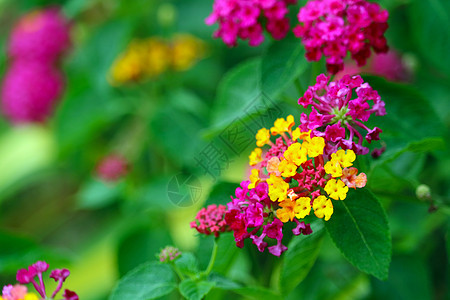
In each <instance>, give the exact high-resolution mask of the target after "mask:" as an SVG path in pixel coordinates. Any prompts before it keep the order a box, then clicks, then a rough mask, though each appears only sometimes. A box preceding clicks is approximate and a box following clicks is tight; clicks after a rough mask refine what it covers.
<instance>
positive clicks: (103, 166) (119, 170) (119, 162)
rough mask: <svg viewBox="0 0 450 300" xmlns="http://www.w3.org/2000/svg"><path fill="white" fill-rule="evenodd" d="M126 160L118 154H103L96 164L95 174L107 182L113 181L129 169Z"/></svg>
mask: <svg viewBox="0 0 450 300" xmlns="http://www.w3.org/2000/svg"><path fill="white" fill-rule="evenodd" d="M129 168H130V167H129V163H128V160H127V159H126V158H125V157H123V156H122V155H120V154H110V155H108V156H105V157H104V158H103V159H102V160H101V161H100V162H99V163H98V165H97V169H96V172H97V176H98V177H100V178H101V179H103V180H104V181H107V182H115V181H117V180H119V179H120V178H122V177H124V176H125V175H126V174H127V173H128V170H129Z"/></svg>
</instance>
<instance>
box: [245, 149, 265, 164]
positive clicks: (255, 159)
mask: <svg viewBox="0 0 450 300" xmlns="http://www.w3.org/2000/svg"><path fill="white" fill-rule="evenodd" d="M261 154H262V150H261V148H255V150H253V151H252V153H251V154H250V156H249V157H248V158H249V160H250V162H249V164H250V166H254V165H256V164H258V163H260V162H261Z"/></svg>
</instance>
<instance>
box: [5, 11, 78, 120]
mask: <svg viewBox="0 0 450 300" xmlns="http://www.w3.org/2000/svg"><path fill="white" fill-rule="evenodd" d="M69 27H70V26H69V23H68V21H67V20H66V19H65V17H64V16H63V15H62V14H61V13H60V11H59V10H58V9H57V8H50V9H46V10H39V11H35V12H32V13H29V14H27V15H25V16H24V17H23V18H22V19H20V20H19V22H18V23H17V25H16V26H15V28H14V29H13V31H12V33H11V37H10V41H9V46H8V54H9V56H10V59H11V67H10V68H9V70H8V71H7V72H6V75H5V77H4V80H3V86H2V91H1V96H2V105H1V106H2V112H3V114H4V115H5V116H6V117H8V119H10V120H11V121H12V122H13V123H27V122H44V121H45V120H46V119H47V118H48V117H49V116H50V115H51V114H52V112H53V110H54V106H55V105H56V103H57V101H58V99H59V98H60V97H61V95H62V92H63V89H64V76H63V75H62V74H61V72H60V71H59V70H58V67H57V63H58V59H59V58H60V57H61V55H62V54H63V53H64V52H66V50H67V49H68V48H69V46H70V30H69V29H70V28H69Z"/></svg>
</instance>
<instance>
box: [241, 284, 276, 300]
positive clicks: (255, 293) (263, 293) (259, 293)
mask: <svg viewBox="0 0 450 300" xmlns="http://www.w3.org/2000/svg"><path fill="white" fill-rule="evenodd" d="M232 291H233V292H235V293H237V294H239V295H242V296H245V297H249V298H251V299H258V300H265V299H267V300H273V299H281V295H280V294H279V293H278V292H277V291H274V290H271V289H268V288H264V287H260V286H247V287H241V288H235V289H232Z"/></svg>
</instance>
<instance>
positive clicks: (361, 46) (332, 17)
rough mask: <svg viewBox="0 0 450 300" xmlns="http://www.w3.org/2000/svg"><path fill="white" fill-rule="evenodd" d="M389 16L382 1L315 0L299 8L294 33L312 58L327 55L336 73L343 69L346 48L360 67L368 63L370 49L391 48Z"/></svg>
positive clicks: (313, 59)
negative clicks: (388, 40)
mask: <svg viewBox="0 0 450 300" xmlns="http://www.w3.org/2000/svg"><path fill="white" fill-rule="evenodd" d="M388 17H389V14H388V12H387V10H382V9H381V8H380V5H379V4H377V3H370V2H367V1H365V0H314V1H309V2H308V3H307V4H306V6H304V7H302V8H301V9H300V11H299V13H298V21H299V22H300V25H298V26H297V27H295V28H294V33H295V35H296V36H297V37H299V38H301V39H302V42H303V44H304V45H305V48H306V58H307V59H308V60H309V61H319V60H320V59H321V57H322V55H324V56H325V57H326V58H327V59H326V64H327V70H328V72H330V73H332V74H336V73H337V72H339V71H341V70H342V69H343V68H344V58H345V57H346V56H347V51H348V52H350V53H351V56H352V59H354V60H355V61H356V63H357V64H358V66H363V65H365V64H366V61H367V59H368V58H369V57H370V55H371V49H373V50H374V51H375V52H376V53H385V52H387V51H388V46H387V42H386V38H385V37H384V32H385V31H386V29H387V28H388V24H387V20H388Z"/></svg>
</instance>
